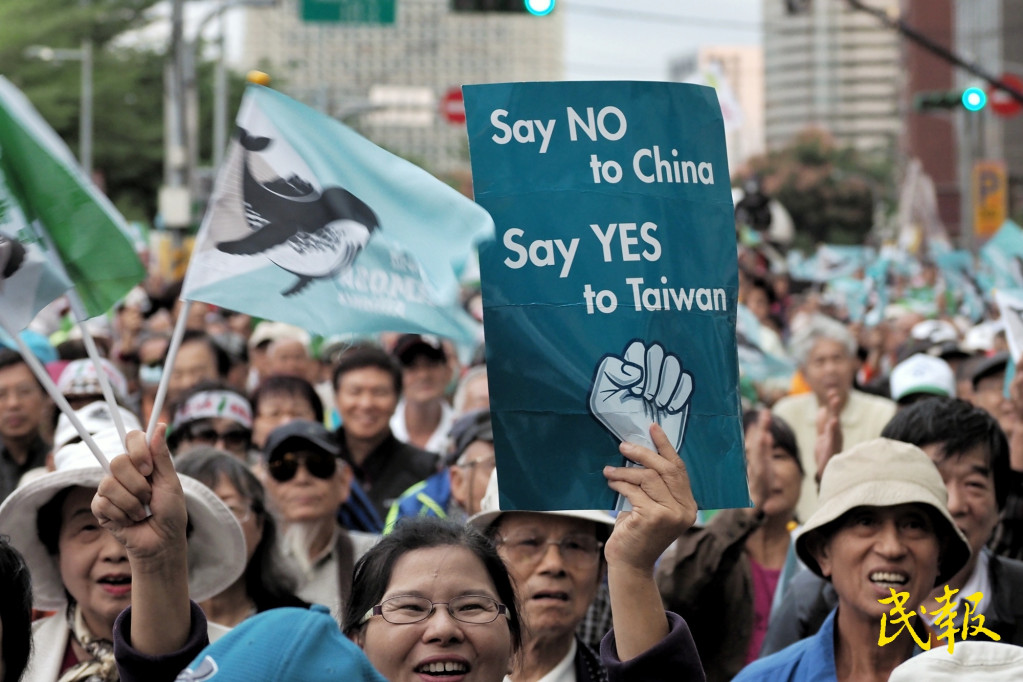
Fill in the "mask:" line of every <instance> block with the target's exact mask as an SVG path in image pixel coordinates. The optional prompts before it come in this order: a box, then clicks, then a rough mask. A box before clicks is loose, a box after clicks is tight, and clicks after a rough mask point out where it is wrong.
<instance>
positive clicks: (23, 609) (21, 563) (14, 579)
mask: <svg viewBox="0 0 1023 682" xmlns="http://www.w3.org/2000/svg"><path fill="white" fill-rule="evenodd" d="M0 594H2V595H3V599H0V623H3V628H4V630H3V637H2V638H0V641H2V645H0V658H2V660H3V663H4V669H5V671H4V678H3V679H5V680H10V681H11V682H17V681H18V680H19V679H21V674H22V673H23V672H24V671H25V668H26V666H27V665H28V658H29V655H30V654H31V652H32V578H31V576H30V575H29V572H28V566H27V565H26V564H25V559H24V557H22V556H21V554H20V553H19V552H18V550H16V549H15V548H14V547H12V546H11V543H10V539H9V538H8V537H7V536H5V535H0Z"/></svg>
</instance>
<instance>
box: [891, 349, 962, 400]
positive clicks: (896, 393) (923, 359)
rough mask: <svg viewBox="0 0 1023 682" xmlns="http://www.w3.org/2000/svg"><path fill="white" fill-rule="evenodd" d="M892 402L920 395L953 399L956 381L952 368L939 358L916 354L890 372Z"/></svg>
mask: <svg viewBox="0 0 1023 682" xmlns="http://www.w3.org/2000/svg"><path fill="white" fill-rule="evenodd" d="M889 385H890V386H891V395H892V400H894V401H896V402H901V401H903V400H904V399H906V398H910V397H912V396H914V395H917V394H920V393H926V394H930V395H940V396H945V397H948V398H954V397H955V395H956V380H955V375H954V373H953V372H952V368H951V367H950V366H949V364H948V363H947V362H945V361H944V360H942V359H941V358H936V357H934V356H932V355H925V354H923V353H917V354H916V355H911V356H910V357H908V358H906V359H905V360H903V361H902V362H900V363H899V364H897V365H896V366H895V368H894V369H893V370H892V375H891V377H890V378H889Z"/></svg>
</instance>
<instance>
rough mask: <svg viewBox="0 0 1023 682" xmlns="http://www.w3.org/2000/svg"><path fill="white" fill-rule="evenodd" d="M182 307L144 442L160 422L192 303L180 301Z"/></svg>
mask: <svg viewBox="0 0 1023 682" xmlns="http://www.w3.org/2000/svg"><path fill="white" fill-rule="evenodd" d="M181 300H182V303H183V305H182V306H181V310H179V311H178V319H177V320H176V321H175V322H174V332H173V334H172V335H171V342H170V347H168V348H167V357H166V358H165V359H164V361H163V373H162V374H161V375H160V384H159V386H157V388H156V397H155V398H154V399H153V410H152V412H150V414H149V426H147V427H146V442H147V443H149V442H151V441H152V440H153V434H154V433H156V424H157V423H158V422H159V421H160V410H162V409H163V403H164V400H166V399H167V385H168V384H169V383H170V375H171V368H172V367H174V361H175V360H176V359H177V357H178V349H179V348H181V339H182V338H183V337H184V336H185V320H186V319H188V313H189V311H190V310H191V309H192V301H190V300H189V299H181Z"/></svg>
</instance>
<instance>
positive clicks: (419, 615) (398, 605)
mask: <svg viewBox="0 0 1023 682" xmlns="http://www.w3.org/2000/svg"><path fill="white" fill-rule="evenodd" d="M438 606H446V607H447V609H448V613H449V614H451V617H452V618H454V619H455V620H458V621H461V622H463V623H472V624H474V625H484V624H486V623H493V622H494V621H495V620H497V618H498V616H501V615H504V616H507V615H508V607H507V606H505V605H504V604H501V603H499V602H498V601H497V600H496V599H491V598H490V597H485V596H483V595H481V594H467V595H465V596H462V597H455V598H454V599H452V600H451V601H449V602H435V601H430V600H429V599H427V598H426V597H413V596H410V595H407V596H401V597H391V598H390V599H385V600H384V601H382V602H381V603H379V604H377V605H376V606H374V607H373V608H372V609H370V610H369V611H367V612H366V615H365V616H363V617H362V621H361V623H365V622H366V621H368V620H369V619H370V618H372V617H373V616H381V617H382V618H383V619H384V620H386V621H387V622H388V623H392V624H394V625H410V624H411V623H419V622H422V621H424V620H426V619H427V618H429V617H430V616H432V615H433V613H434V611H436V610H437V607H438ZM361 623H360V624H361Z"/></svg>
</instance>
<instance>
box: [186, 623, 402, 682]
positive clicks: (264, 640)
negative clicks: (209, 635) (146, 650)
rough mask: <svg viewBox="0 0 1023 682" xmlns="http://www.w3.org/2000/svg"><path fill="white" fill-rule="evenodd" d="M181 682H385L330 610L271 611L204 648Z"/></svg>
mask: <svg viewBox="0 0 1023 682" xmlns="http://www.w3.org/2000/svg"><path fill="white" fill-rule="evenodd" d="M177 679H178V680H211V681H212V682H232V681H234V680H237V682H257V681H259V680H273V681H274V682H276V680H304V681H305V682H336V680H352V681H353V682H359V681H364V682H385V679H384V677H383V676H382V675H381V674H380V673H378V672H377V671H376V670H375V669H374V668H373V666H372V664H371V663H370V662H369V659H368V658H366V654H364V653H363V652H362V649H360V648H359V647H358V646H357V645H356V644H355V643H354V642H352V641H351V640H350V639H348V638H347V637H345V636H344V635H343V634H342V633H341V629H340V628H339V627H338V626H337V621H335V620H334V619H333V618H332V617H331V615H330V611H329V610H328V609H327V607H325V606H322V605H320V604H314V605H313V606H310V607H309V608H308V609H299V608H294V607H284V608H278V609H270V610H269V611H264V612H263V613H260V614H258V615H255V616H252V617H251V618H247V619H245V620H244V621H242V622H241V624H239V625H238V626H237V627H235V628H234V629H233V630H231V631H230V632H228V633H227V634H226V635H224V636H223V637H221V638H220V639H218V640H217V641H216V642H214V643H212V644H210V645H209V646H207V647H206V648H205V649H203V650H202V651H201V652H200V653H199V656H198V657H196V659H195V660H194V661H192V663H191V664H190V665H189V666H188V668H186V669H185V670H183V671H182V672H181V673H180V674H179V675H178V678H177Z"/></svg>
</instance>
